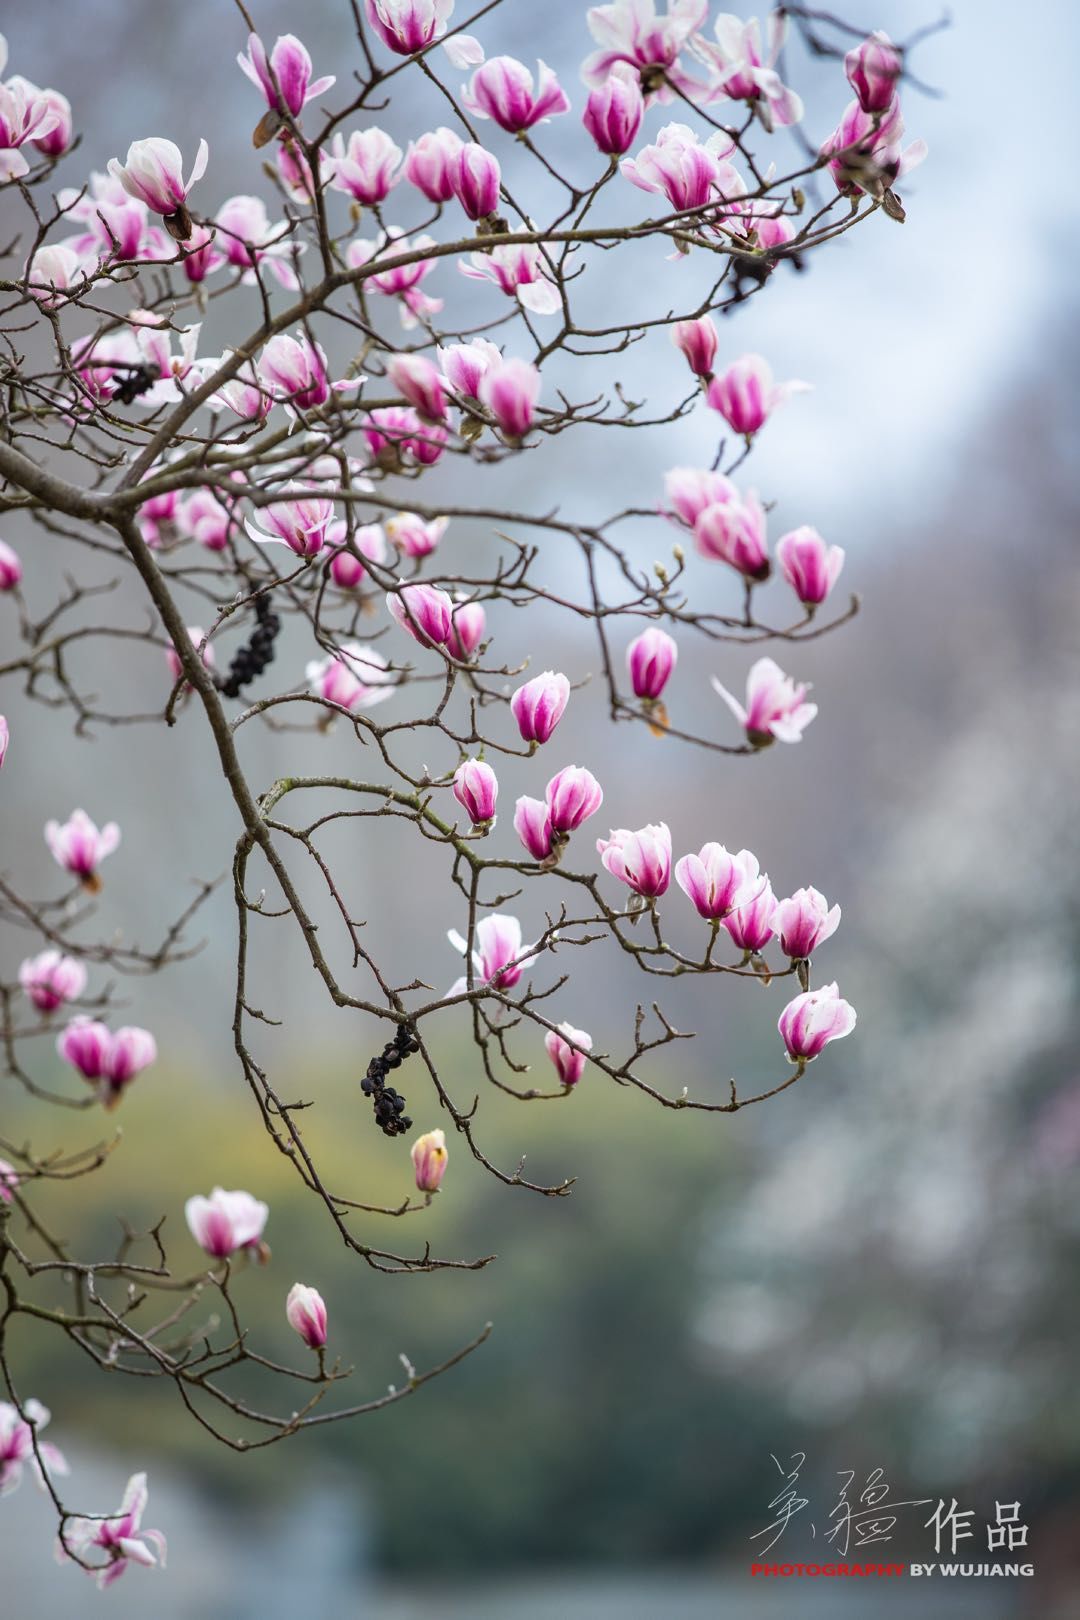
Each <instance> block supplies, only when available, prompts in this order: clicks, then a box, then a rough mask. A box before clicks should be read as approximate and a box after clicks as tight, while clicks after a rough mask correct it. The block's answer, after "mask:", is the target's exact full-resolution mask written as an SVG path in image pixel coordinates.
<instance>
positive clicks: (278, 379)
mask: <svg viewBox="0 0 1080 1620" xmlns="http://www.w3.org/2000/svg"><path fill="white" fill-rule="evenodd" d="M259 380H260V382H261V383H262V385H263V387H264V388H265V390H266V391H267V392H268V393H269V394H270V395H271V397H272V398H274V399H280V400H288V401H289V402H290V403H291V404H293V405H295V406H296V407H297V408H298V409H299V410H302V411H312V410H317V409H318V407H319V406H320V405H325V404H326V402H327V400H328V399H329V398H330V378H329V374H328V371H327V365H326V355H325V353H324V352H323V349H322V347H321V345H320V344H318V343H313V342H312V341H311V339H310V338H309V337H308V336H307V334H306V333H304V332H301V334H300V336H299V337H289V336H288V334H287V333H285V332H279V333H278V334H277V335H276V337H272V338H271V339H270V341H269V343H267V344H266V346H265V348H264V349H263V351H262V354H261V355H260V356H259Z"/></svg>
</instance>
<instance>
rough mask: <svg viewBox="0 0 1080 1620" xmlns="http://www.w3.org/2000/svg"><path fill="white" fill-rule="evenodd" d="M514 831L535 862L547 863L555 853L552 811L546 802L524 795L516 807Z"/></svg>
mask: <svg viewBox="0 0 1080 1620" xmlns="http://www.w3.org/2000/svg"><path fill="white" fill-rule="evenodd" d="M514 831H515V832H516V833H517V835H518V837H519V838H520V839H521V842H522V844H523V845H524V847H525V848H526V849H527V850H528V852H529V854H530V855H531V856H532V858H533V860H534V861H546V860H548V859H549V858H550V857H551V856H552V855H553V854H554V853H555V834H554V830H553V828H552V825H551V811H550V810H549V809H548V806H547V803H546V801H545V800H543V799H533V798H531V797H530V796H529V795H528V794H522V796H521V798H520V799H519V800H518V801H517V804H516V805H515V807H514Z"/></svg>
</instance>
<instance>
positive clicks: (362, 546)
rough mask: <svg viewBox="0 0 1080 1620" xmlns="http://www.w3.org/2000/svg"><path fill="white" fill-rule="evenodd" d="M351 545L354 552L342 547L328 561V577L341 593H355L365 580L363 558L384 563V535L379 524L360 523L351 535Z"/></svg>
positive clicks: (365, 571) (365, 573) (365, 570)
mask: <svg viewBox="0 0 1080 1620" xmlns="http://www.w3.org/2000/svg"><path fill="white" fill-rule="evenodd" d="M352 544H353V546H354V547H355V550H354V551H351V550H350V549H349V547H348V546H342V547H341V548H340V550H338V551H335V552H334V555H333V557H332V558H331V559H330V577H331V579H332V580H333V581H334V584H335V585H337V586H338V587H339V589H341V590H343V591H355V590H356V589H357V588H358V586H359V585H360V584H361V583H362V582H363V580H364V579H365V578H366V576H367V569H366V568H365V567H364V562H363V559H364V558H366V559H367V560H368V561H369V562H373V563H382V562H385V561H386V535H385V534H384V533H383V529H382V525H381V524H380V523H362V524H361V525H360V527H359V528H358V529H356V530H355V531H354V533H353V537H352ZM357 552H358V553H359V556H357V555H356V553H357Z"/></svg>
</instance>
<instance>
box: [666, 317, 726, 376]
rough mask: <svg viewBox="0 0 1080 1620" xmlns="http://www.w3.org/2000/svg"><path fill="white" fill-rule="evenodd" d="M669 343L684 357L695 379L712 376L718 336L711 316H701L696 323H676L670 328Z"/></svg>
mask: <svg viewBox="0 0 1080 1620" xmlns="http://www.w3.org/2000/svg"><path fill="white" fill-rule="evenodd" d="M671 341H672V343H674V345H675V347H676V348H677V349H679V350H681V352H682V353H683V354H684V355H685V356H686V363H687V365H688V366H689V367H690V370H691V371H692V372H693V373H694V376H695V377H710V376H711V375H712V368H713V361H714V360H715V359H716V350H717V348H718V346H719V343H720V334H719V333H718V332H717V330H716V326H715V323H714V322H713V318H712V316H711V315H701V316H699V317H698V319H697V320H696V321H676V322H675V324H674V326H673V327H672V328H671Z"/></svg>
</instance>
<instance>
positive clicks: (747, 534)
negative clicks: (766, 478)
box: [694, 489, 772, 581]
mask: <svg viewBox="0 0 1080 1620" xmlns="http://www.w3.org/2000/svg"><path fill="white" fill-rule="evenodd" d="M694 544H695V546H696V547H697V549H698V551H699V552H700V553H701V555H702V556H703V557H710V558H713V559H714V560H716V561H718V562H726V563H728V564H729V565H730V566H731V567H732V568H737V569H738V571H739V573H740V574H742V575H743V576H744V577H745V578H746V579H750V580H756V581H761V580H764V579H768V577H769V574H770V572H771V568H772V565H771V563H770V562H769V552H768V547H767V545H766V542H765V509H764V507H763V506H762V504H761V502H760V501H759V500H758V497H757V491H756V490H753V489H750V490H747V492H746V494H745V495H738V494H735V493H733V494H732V497H731V499H730V500H726V501H718V502H717V503H716V504H715V505H714V506H707V507H706V508H705V510H704V511H703V512H702V513H701V515H700V517H699V518H698V520H697V522H696V523H695V524H694Z"/></svg>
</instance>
